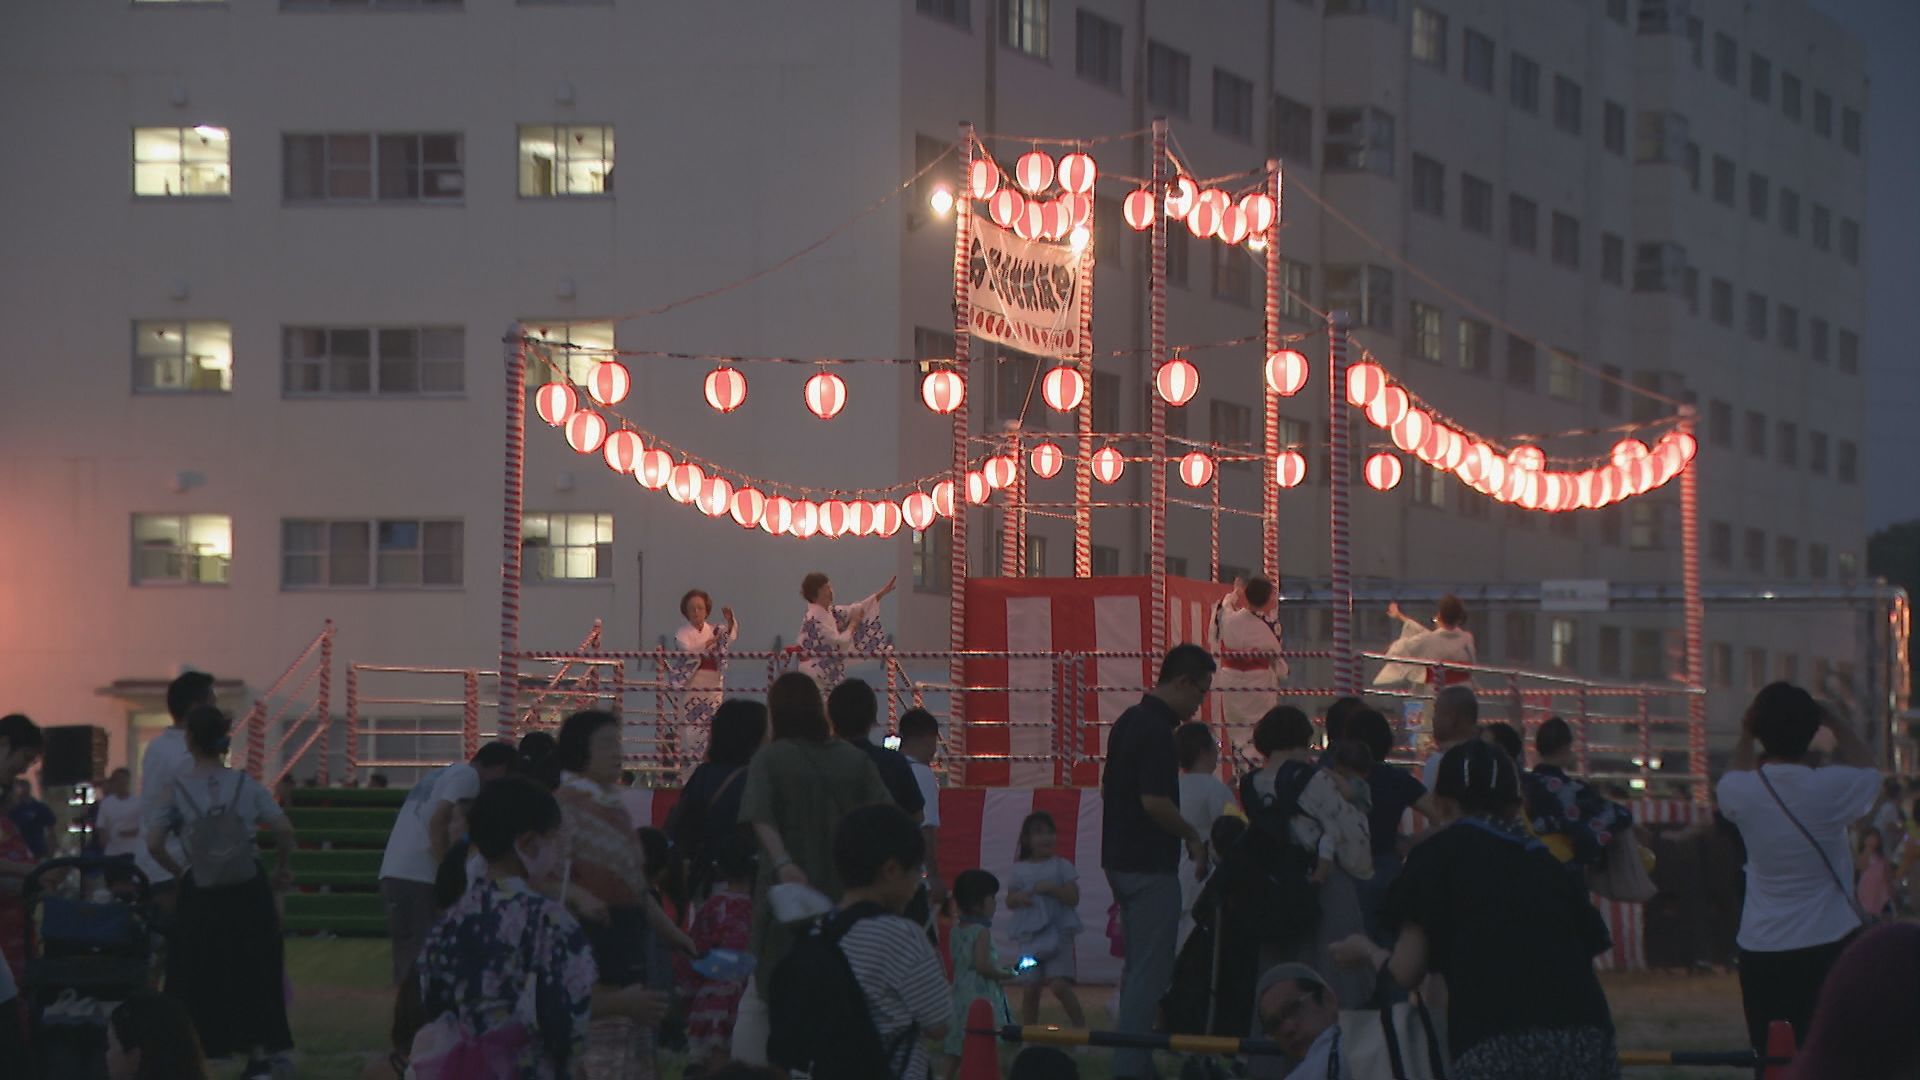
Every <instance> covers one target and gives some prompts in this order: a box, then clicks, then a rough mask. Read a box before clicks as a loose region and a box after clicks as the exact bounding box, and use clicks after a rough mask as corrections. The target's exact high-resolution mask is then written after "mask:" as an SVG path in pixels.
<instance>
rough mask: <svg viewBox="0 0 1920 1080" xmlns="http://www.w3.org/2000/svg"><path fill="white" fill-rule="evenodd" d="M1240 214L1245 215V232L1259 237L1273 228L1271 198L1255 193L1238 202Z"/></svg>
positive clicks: (1263, 193) (1264, 193)
mask: <svg viewBox="0 0 1920 1080" xmlns="http://www.w3.org/2000/svg"><path fill="white" fill-rule="evenodd" d="M1240 212H1241V213H1242V214H1245V215H1246V218H1247V232H1249V233H1251V234H1253V235H1254V236H1259V235H1260V234H1261V233H1264V232H1266V231H1267V230H1268V229H1271V228H1273V212H1274V206H1273V196H1271V195H1268V194H1267V193H1266V192H1264V191H1256V192H1254V193H1253V194H1251V195H1247V196H1244V197H1242V198H1241V200H1240Z"/></svg>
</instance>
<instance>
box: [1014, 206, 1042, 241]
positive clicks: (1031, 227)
mask: <svg viewBox="0 0 1920 1080" xmlns="http://www.w3.org/2000/svg"><path fill="white" fill-rule="evenodd" d="M1047 205H1048V204H1046V203H1043V202H1041V201H1040V200H1039V199H1028V200H1027V203H1026V205H1025V206H1024V207H1022V208H1021V210H1020V216H1019V217H1017V218H1014V219H1013V235H1015V236H1017V237H1019V238H1020V239H1022V240H1038V239H1040V238H1041V237H1042V236H1044V235H1045V234H1046V231H1047Z"/></svg>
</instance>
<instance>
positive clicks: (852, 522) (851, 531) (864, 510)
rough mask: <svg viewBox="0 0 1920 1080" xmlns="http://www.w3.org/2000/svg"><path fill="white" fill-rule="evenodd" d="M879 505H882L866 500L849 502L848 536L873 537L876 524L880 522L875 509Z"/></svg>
mask: <svg viewBox="0 0 1920 1080" xmlns="http://www.w3.org/2000/svg"><path fill="white" fill-rule="evenodd" d="M879 505H881V504H879V503H871V502H868V501H867V500H865V499H854V500H853V501H852V502H849V503H848V504H847V535H849V536H870V535H872V534H873V525H874V522H876V521H878V520H879V518H878V517H877V516H876V513H875V511H874V507H876V506H879Z"/></svg>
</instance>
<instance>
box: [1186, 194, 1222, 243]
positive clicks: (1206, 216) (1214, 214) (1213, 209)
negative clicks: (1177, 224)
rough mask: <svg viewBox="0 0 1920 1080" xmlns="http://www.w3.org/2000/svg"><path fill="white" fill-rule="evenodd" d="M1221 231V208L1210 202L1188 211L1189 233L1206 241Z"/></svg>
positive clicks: (1202, 202) (1197, 203) (1199, 203)
mask: <svg viewBox="0 0 1920 1080" xmlns="http://www.w3.org/2000/svg"><path fill="white" fill-rule="evenodd" d="M1219 229H1220V208H1219V207H1217V206H1215V205H1213V203H1211V202H1208V201H1204V200H1203V201H1200V202H1196V203H1194V204H1193V209H1191V210H1188V211H1187V231H1188V232H1190V233H1192V234H1193V235H1194V236H1196V237H1199V238H1200V239H1202V240H1205V239H1206V238H1208V237H1209V236H1212V235H1213V234H1214V233H1215V232H1218V231H1219Z"/></svg>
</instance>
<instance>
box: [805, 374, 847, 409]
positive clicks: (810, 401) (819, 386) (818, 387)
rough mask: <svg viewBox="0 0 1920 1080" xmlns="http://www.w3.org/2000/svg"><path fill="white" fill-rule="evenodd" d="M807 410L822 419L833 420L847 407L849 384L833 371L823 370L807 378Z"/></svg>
mask: <svg viewBox="0 0 1920 1080" xmlns="http://www.w3.org/2000/svg"><path fill="white" fill-rule="evenodd" d="M806 398H807V411H808V412H811V413H813V415H815V416H817V417H819V418H820V419H822V420H831V419H833V418H834V417H836V416H838V415H840V410H841V409H844V408H846V407H847V384H846V382H845V381H843V380H842V379H841V378H840V376H838V375H835V374H834V373H833V372H831V371H823V372H821V373H820V374H818V375H815V376H814V377H813V378H811V379H808V380H807V386H806Z"/></svg>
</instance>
